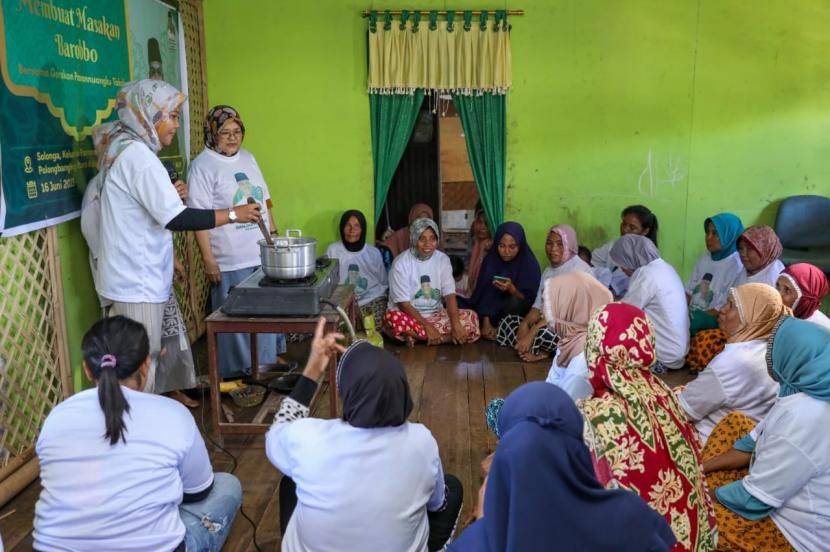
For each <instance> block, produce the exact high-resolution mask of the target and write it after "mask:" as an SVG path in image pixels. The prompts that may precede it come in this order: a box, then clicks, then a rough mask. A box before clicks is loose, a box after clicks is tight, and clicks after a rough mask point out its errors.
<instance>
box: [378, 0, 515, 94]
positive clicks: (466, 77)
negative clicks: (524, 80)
mask: <svg viewBox="0 0 830 552" xmlns="http://www.w3.org/2000/svg"><path fill="white" fill-rule="evenodd" d="M458 15H460V16H461V17H454V16H455V14H452V13H451V14H448V15H447V20H442V21H438V20H437V16H436V14H435V13H434V12H433V13H430V14H429V16H428V18H427V20H423V19H421V17H420V14H419V13H417V12H416V13H415V14H413V15H412V16H410V15H409V14H407V13H406V12H404V13H403V14H402V15H401V16H400V17H399V18H395V20H392V18H391V16H390V15H389V14H388V13H387V14H384V13H381V14H378V13H376V12H373V13H372V14H371V15H370V18H369V93H370V94H411V93H412V92H414V91H415V90H417V89H427V90H437V91H439V92H450V93H453V94H463V95H472V94H482V93H484V92H489V93H491V94H505V93H507V91H508V90H509V89H510V85H511V83H512V69H511V62H510V29H509V26H508V24H507V18H506V16H505V15H504V12H491V13H490V14H489V16H488V14H487V13H486V12H485V13H484V14H482V16H481V17H478V16H477V17H475V18H473V17H472V16H471V14H470V13H469V12H467V13H463V14H458Z"/></svg>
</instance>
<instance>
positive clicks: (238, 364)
mask: <svg viewBox="0 0 830 552" xmlns="http://www.w3.org/2000/svg"><path fill="white" fill-rule="evenodd" d="M204 132H205V149H204V150H203V151H202V153H200V154H199V155H198V156H196V159H194V160H193V162H192V163H191V164H190V168H189V170H188V175H187V180H188V185H189V187H190V190H189V191H190V193H189V196H188V200H187V203H188V205H190V206H191V207H197V208H200V209H214V208H217V207H220V206H222V205H234V206H243V205H246V204H247V202H248V198H249V197H252V198H254V199H255V200H256V202H257V204H259V205H260V206H262V207H263V210H264V207H265V206H266V205H267V206H269V210H268V215H263V217H262V220H263V222H264V223H265V227H266V228H268V229H270V232H271V233H272V234H275V233H276V228H275V225H274V221H273V220H271V217H270V205H271V195H270V194H269V192H268V185H267V184H266V183H265V178H264V177H263V175H262V171H261V170H260V169H259V165H257V162H256V159H255V158H254V156H253V155H252V154H251V153H250V152H249V151H248V150H246V149H245V148H243V147H242V142H243V140H244V139H245V125H244V124H243V123H242V119H241V118H240V117H239V113H237V111H236V110H235V109H234V108H232V107H230V106H227V105H217V106H215V107H214V108H212V109H211V110H210V111H208V114H207V117H206V118H205V128H204ZM237 208H238V207H237ZM261 239H262V232H261V231H260V230H259V228H258V226H257V225H256V224H235V225H232V226H223V227H222V228H213V229H210V230H202V231H199V232H196V242H197V243H198V244H199V251H200V252H201V253H202V261H203V262H204V265H205V274H206V275H207V278H208V281H209V282H210V284H211V285H210V303H211V308H212V309H213V310H216V309H218V308H219V307H221V306H222V304H223V303H224V302H225V300H226V299H227V298H228V293H229V291H230V290H231V289H232V288H233V287H235V286H237V285H238V284H240V283H241V282H242V281H243V280H244V279H245V278H247V277H249V276H250V275H251V274H253V273H254V272H255V271H256V270H257V269H259V268H260V266H261V265H262V262H261V259H260V249H259V245H258V243H257V242H258V241H259V240H261ZM217 339H218V345H217V350H218V351H219V353H218V354H219V372H220V373H221V374H222V376H225V377H228V376H231V375H233V374H235V373H239V372H243V373H246V374H247V373H250V371H251V339H250V336H249V335H248V334H242V333H222V334H219V335H218V336H217ZM257 351H258V354H259V364H268V363H273V362H278V357H277V355H278V354H280V353H283V352H285V336H284V335H283V334H258V335H257Z"/></svg>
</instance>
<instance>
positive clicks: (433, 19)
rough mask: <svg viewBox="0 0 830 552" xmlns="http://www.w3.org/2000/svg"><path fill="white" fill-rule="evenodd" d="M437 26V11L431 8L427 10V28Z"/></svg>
mask: <svg viewBox="0 0 830 552" xmlns="http://www.w3.org/2000/svg"><path fill="white" fill-rule="evenodd" d="M437 28H438V11H437V10H432V11H430V12H429V30H430V31H434V30H435V29H437Z"/></svg>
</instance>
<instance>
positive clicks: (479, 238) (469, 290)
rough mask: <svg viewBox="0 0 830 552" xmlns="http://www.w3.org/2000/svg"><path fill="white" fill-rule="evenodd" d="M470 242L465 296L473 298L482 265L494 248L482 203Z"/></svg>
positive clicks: (475, 219)
mask: <svg viewBox="0 0 830 552" xmlns="http://www.w3.org/2000/svg"><path fill="white" fill-rule="evenodd" d="M468 240H469V242H468V245H467V259H469V260H468V261H467V285H466V289H465V290H464V296H465V297H472V296H473V293H475V290H476V282H477V281H478V273H479V271H480V270H481V263H483V262H484V258H485V257H486V256H487V253H488V252H489V251H490V249H491V248H492V247H493V236H492V235H490V229H489V228H488V227H487V220H486V218H485V216H484V208H483V207H482V206H481V202H480V201H479V202H478V204H476V210H475V218H474V219H473V224H472V226H470V235H469V237H468Z"/></svg>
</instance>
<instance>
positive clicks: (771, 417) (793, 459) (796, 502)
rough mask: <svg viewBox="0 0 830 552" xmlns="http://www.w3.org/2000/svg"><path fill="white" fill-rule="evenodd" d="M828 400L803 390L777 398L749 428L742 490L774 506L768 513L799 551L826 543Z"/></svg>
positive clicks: (811, 551)
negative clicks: (750, 450)
mask: <svg viewBox="0 0 830 552" xmlns="http://www.w3.org/2000/svg"><path fill="white" fill-rule="evenodd" d="M828 427H830V403H828V402H826V401H820V400H818V399H814V398H812V397H810V396H809V395H805V394H804V393H796V394H795V395H790V396H789V397H783V398H779V399H778V401H777V402H776V403H775V405H774V406H773V407H772V409H770V411H769V413H768V414H767V416H766V417H765V418H764V419H763V420H762V421H761V423H759V424H758V425H757V426H756V427H755V429H754V430H753V431H752V434H751V435H752V437H753V438H754V439H755V443H756V445H755V453H754V455H753V457H752V463H751V464H750V467H749V475H747V476H746V477H744V478H743V480H742V483H743V486H744V488H745V489H746V491H747V492H748V493H749V494H751V495H752V496H754V497H755V498H757V499H758V500H760V501H761V502H763V503H764V504H767V505H768V506H772V507H773V508H775V510H773V512H772V514H771V515H770V517H772V520H773V521H774V522H775V525H777V526H778V528H779V529H780V530H781V532H782V533H783V534H784V536H785V537H786V538H787V540H788V541H789V543H790V544H791V545H793V547H794V548H795V549H796V550H798V551H799V552H816V551H818V550H827V546H828V544H827V543H828V542H830V431H827V428H828Z"/></svg>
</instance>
